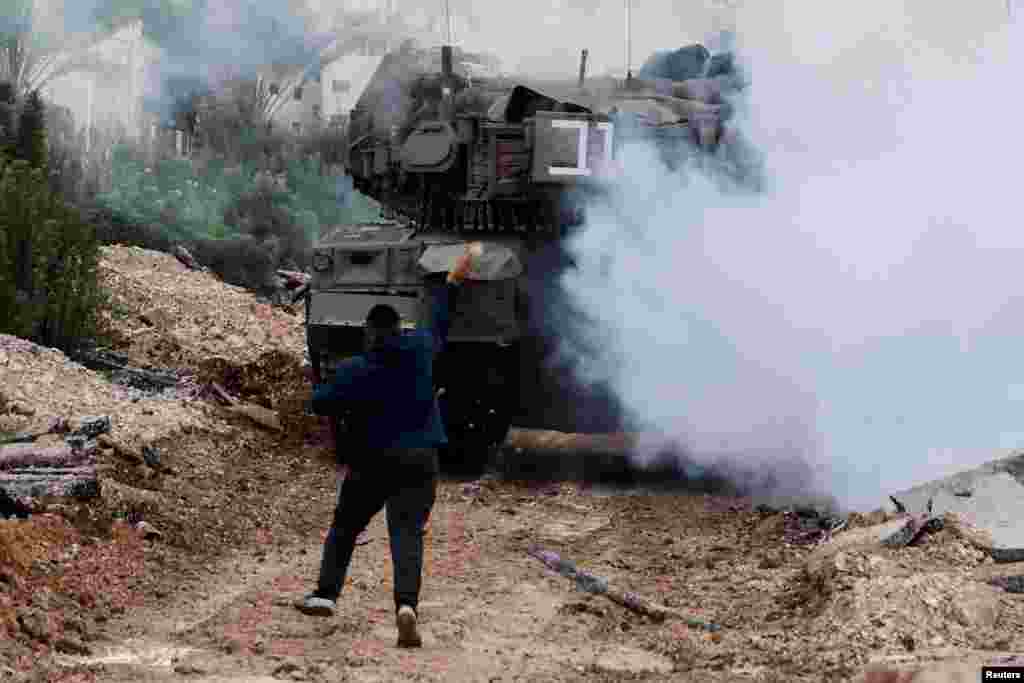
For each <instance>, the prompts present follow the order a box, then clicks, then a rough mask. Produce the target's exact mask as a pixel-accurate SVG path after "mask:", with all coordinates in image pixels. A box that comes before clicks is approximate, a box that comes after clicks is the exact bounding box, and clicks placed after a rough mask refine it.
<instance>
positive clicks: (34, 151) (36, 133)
mask: <svg viewBox="0 0 1024 683" xmlns="http://www.w3.org/2000/svg"><path fill="white" fill-rule="evenodd" d="M15 154H16V156H17V157H18V158H19V159H24V160H25V161H27V162H28V163H29V164H31V165H32V167H33V168H41V169H45V168H46V165H47V150H46V112H45V110H44V106H43V98H42V97H40V96H39V91H33V92H32V93H31V94H29V96H28V99H27V100H26V101H25V106H24V107H23V108H22V110H21V117H20V118H19V119H18V134H17V142H16V149H15Z"/></svg>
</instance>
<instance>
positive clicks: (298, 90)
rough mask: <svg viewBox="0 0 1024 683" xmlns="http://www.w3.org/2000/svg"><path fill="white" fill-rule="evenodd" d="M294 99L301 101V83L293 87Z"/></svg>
mask: <svg viewBox="0 0 1024 683" xmlns="http://www.w3.org/2000/svg"><path fill="white" fill-rule="evenodd" d="M295 100H296V101H301V100H302V86H301V85H299V86H296V87H295Z"/></svg>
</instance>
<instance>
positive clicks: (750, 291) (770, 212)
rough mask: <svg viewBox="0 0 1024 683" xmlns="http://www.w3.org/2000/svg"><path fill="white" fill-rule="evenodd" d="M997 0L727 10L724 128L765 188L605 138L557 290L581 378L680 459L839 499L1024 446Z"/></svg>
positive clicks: (1003, 36)
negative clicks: (571, 267)
mask: <svg viewBox="0 0 1024 683" xmlns="http://www.w3.org/2000/svg"><path fill="white" fill-rule="evenodd" d="M996 4H999V5H1000V6H1001V7H1002V8H1003V15H1002V16H999V14H998V12H996V11H994V10H993V11H992V12H989V13H988V14H987V15H986V14H985V13H984V12H974V10H973V9H972V10H971V12H972V14H970V15H968V14H967V11H968V10H966V9H965V10H964V16H963V17H953V16H950V14H949V13H946V14H945V15H944V17H943V18H939V17H936V16H934V15H935V14H936V13H937V12H935V7H934V5H927V6H926V5H925V4H923V3H919V2H916V1H915V0H907V2H904V3H890V2H886V3H882V2H868V3H859V4H858V5H857V6H856V8H852V7H847V8H845V9H844V8H841V7H837V6H834V5H832V4H830V5H829V6H828V7H827V8H825V7H824V6H821V5H820V4H814V3H810V2H801V1H797V0H793V1H784V2H780V3H773V5H772V8H771V9H770V11H769V9H768V8H758V9H756V10H750V11H749V12H747V13H746V14H745V15H743V17H744V21H742V23H741V24H740V31H739V44H740V51H741V53H742V55H744V57H745V60H746V61H747V65H746V68H747V69H748V71H749V73H751V74H752V82H753V85H752V87H751V88H750V91H749V93H747V95H746V96H745V99H743V100H742V101H737V102H736V103H735V104H736V109H737V120H736V121H735V122H734V124H735V125H737V126H739V127H740V128H741V130H742V131H743V132H744V134H745V136H746V137H748V138H749V139H750V140H751V141H752V142H753V143H754V145H755V146H756V148H757V149H758V150H759V153H760V155H761V156H762V157H763V161H764V164H765V171H766V174H767V178H768V182H767V184H766V186H765V187H764V188H763V189H762V190H760V191H758V192H753V191H747V190H742V189H740V188H737V187H735V186H734V185H732V184H729V183H723V182H721V179H719V178H717V177H715V175H714V174H708V173H706V172H705V171H703V170H702V169H701V168H700V167H698V166H691V167H689V168H687V169H686V170H685V171H684V172H679V173H672V172H669V171H668V170H666V169H665V168H664V166H662V164H661V162H660V160H659V156H658V154H657V152H656V150H654V149H653V148H652V147H651V145H650V144H649V143H647V142H643V141H640V142H633V143H629V144H627V145H626V146H625V147H624V149H623V150H622V156H621V161H622V163H623V165H624V168H625V171H626V172H625V173H624V174H623V175H622V177H621V178H620V179H618V180H616V181H613V182H612V183H611V184H610V185H609V186H608V188H607V189H608V193H607V195H608V196H607V199H606V200H605V201H602V202H600V203H595V204H594V205H592V206H590V207H589V211H588V225H587V227H586V229H585V230H584V231H582V232H581V234H580V235H579V236H578V237H577V238H576V239H575V240H574V241H573V242H572V244H571V245H570V249H571V252H572V255H573V257H574V258H575V259H576V261H577V262H578V263H579V264H580V266H581V267H580V269H579V270H578V271H576V272H575V273H571V274H570V275H568V276H567V277H566V278H565V280H564V282H563V285H564V288H565V291H566V293H567V294H568V297H569V299H570V300H571V302H572V303H573V304H574V305H575V306H577V307H578V308H580V309H581V310H583V311H584V312H585V313H587V314H588V316H589V318H590V320H591V324H592V325H593V327H592V329H591V335H592V338H594V339H597V340H599V342H598V343H596V344H594V346H598V347H599V348H600V349H601V350H600V351H599V352H598V353H594V354H591V355H589V356H587V357H585V358H580V359H578V360H579V362H578V367H579V372H580V373H581V375H582V376H583V377H584V378H585V379H587V380H589V381H597V380H600V381H606V382H608V383H610V384H611V385H612V386H614V387H615V389H616V391H617V393H618V395H619V396H620V397H621V399H622V400H623V403H624V404H625V405H626V406H627V408H628V409H629V411H630V413H631V416H632V418H633V420H634V422H636V423H637V426H640V427H645V428H652V429H655V430H658V431H660V432H662V433H665V434H666V435H667V436H668V437H669V438H671V439H675V440H678V441H680V442H681V443H683V444H684V445H685V446H687V447H688V449H689V450H690V451H691V452H692V453H694V454H695V455H696V456H697V458H698V460H703V461H705V462H707V461H711V460H715V459H718V458H720V457H729V458H733V459H739V460H740V461H741V462H744V463H745V464H747V465H748V466H763V467H764V468H765V469H766V470H771V471H773V472H774V473H775V474H776V478H778V479H779V480H781V481H786V480H797V479H799V485H800V486H801V487H806V486H810V485H811V484H812V482H809V481H808V480H807V477H808V474H809V473H810V475H812V476H813V485H814V486H817V487H820V488H823V489H827V491H828V493H831V494H833V495H835V496H836V497H837V498H838V499H839V500H840V501H841V502H842V503H844V504H846V505H847V506H852V507H862V506H874V505H877V504H880V503H881V502H882V501H884V499H885V494H887V493H890V492H893V491H895V490H898V489H899V488H902V487H906V486H909V485H913V484H915V483H920V482H922V481H926V480H929V479H933V478H936V477H939V476H944V475H946V474H949V473H951V472H952V471H956V470H959V469H965V468H967V467H969V466H972V465H974V464H977V463H979V462H982V461H985V460H989V459H992V458H994V457H997V455H998V453H997V450H998V449H1001V448H1013V447H1017V446H1019V445H1021V442H1022V441H1024V413H1022V412H1021V410H1020V408H1021V401H1022V400H1024V389H1022V388H1024V367H1022V366H1021V365H1020V363H1019V362H1018V361H1017V353H1016V348H1015V346H1016V342H1017V340H1018V339H1019V335H1020V333H1021V332H1022V331H1024V330H1022V328H1024V324H1022V322H1021V321H1022V320H1024V315H1022V314H1024V296H1022V295H1021V293H1020V292H1019V291H1018V290H1019V286H1018V285H1017V283H1016V279H1017V278H1016V275H1015V273H1016V266H1017V265H1018V264H1019V263H1020V262H1021V259H1022V257H1024V232H1022V231H1021V230H1020V229H1019V227H1018V225H1017V223H1018V219H1017V215H1018V213H1019V211H1018V207H1017V201H1018V200H1017V196H1018V191H1017V190H1016V187H1015V186H1016V177H1017V175H1018V173H1017V170H1016V164H1017V160H1018V159H1019V158H1020V157H1021V152H1024V149H1022V147H1024V142H1022V141H1021V140H1020V139H1019V136H1016V135H1014V134H1013V133H1012V132H1011V130H1010V127H1011V126H1012V123H1011V122H1010V121H1009V120H1007V117H1006V113H1008V112H1012V111H1016V110H1017V106H1016V105H1017V102H1016V100H1018V99H1019V97H1018V96H1017V95H1016V93H1015V91H1014V89H1013V88H1012V87H1010V86H1009V84H1010V83H1012V82H1013V78H1014V73H1015V69H1016V66H1017V64H1019V62H1020V58H1021V54H1020V51H1019V48H1018V47H1017V46H1018V45H1020V37H1021V36H1020V29H1019V27H1017V26H1010V25H1006V21H1007V20H1006V16H1005V6H1004V5H1001V4H1000V3H993V5H996ZM794 463H803V464H801V465H799V466H796V465H794Z"/></svg>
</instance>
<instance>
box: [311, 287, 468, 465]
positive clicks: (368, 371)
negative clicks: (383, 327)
mask: <svg viewBox="0 0 1024 683" xmlns="http://www.w3.org/2000/svg"><path fill="white" fill-rule="evenodd" d="M451 290H452V286H451V285H444V286H438V287H436V288H435V289H434V305H433V311H432V316H431V318H432V319H431V326H430V329H426V330H423V329H421V330H414V331H409V332H403V333H402V334H400V335H397V336H395V337H392V338H390V339H388V340H386V342H385V343H384V344H382V346H381V347H379V348H377V349H374V350H372V351H369V352H367V353H365V354H362V355H359V356H355V357H353V358H349V359H346V360H345V361H344V362H343V363H342V364H341V365H340V366H339V367H338V370H337V373H336V374H335V377H334V381H333V382H331V383H329V384H319V385H317V386H315V387H314V389H313V400H312V408H313V412H315V413H316V414H317V415H341V414H343V413H344V414H347V416H348V417H349V419H348V420H347V425H348V427H349V433H348V434H347V435H346V436H347V438H346V439H345V441H346V443H344V444H342V443H339V444H338V446H339V449H338V459H339V462H348V463H349V464H353V465H354V464H356V463H353V462H351V458H349V457H346V456H345V453H344V452H343V451H346V450H350V449H351V450H352V451H353V452H354V453H358V452H359V450H363V449H406V448H436V447H438V446H443V445H445V444H447V443H448V439H447V436H446V435H445V431H444V424H443V423H442V421H441V411H440V410H439V408H438V405H437V398H436V396H435V394H434V356H435V354H437V353H440V352H441V351H442V350H443V349H444V345H445V342H446V340H447V338H448V329H449V327H450V325H451V309H450V301H451V298H452V291H451ZM339 441H340V439H339Z"/></svg>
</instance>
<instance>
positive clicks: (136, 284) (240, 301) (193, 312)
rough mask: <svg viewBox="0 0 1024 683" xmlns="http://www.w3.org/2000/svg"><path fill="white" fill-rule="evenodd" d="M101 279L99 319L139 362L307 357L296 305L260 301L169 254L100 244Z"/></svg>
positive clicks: (191, 362)
mask: <svg viewBox="0 0 1024 683" xmlns="http://www.w3.org/2000/svg"><path fill="white" fill-rule="evenodd" d="M100 277H101V280H102V282H103V284H104V286H105V288H106V290H107V291H108V292H109V294H110V297H111V304H112V305H111V312H110V314H109V316H108V317H107V319H106V320H105V321H104V322H105V323H106V325H107V327H108V329H110V330H111V332H112V333H113V334H114V336H115V337H116V338H118V339H119V341H120V343H119V348H118V350H119V351H122V352H124V353H125V354H127V355H128V356H129V357H130V358H132V359H133V360H135V361H137V362H139V363H140V364H144V365H145V364H153V365H158V366H164V367H186V368H191V367H195V366H197V365H198V364H200V363H201V362H203V361H205V360H206V359H208V358H210V357H213V356H220V357H223V358H226V359H229V360H230V362H231V363H234V364H236V365H244V364H246V363H251V362H253V361H255V360H257V359H258V358H259V357H260V356H261V355H263V354H264V353H266V352H268V351H275V350H276V351H281V352H284V353H287V354H290V355H292V356H294V357H295V358H297V359H299V360H300V362H301V359H302V358H303V356H304V353H305V347H306V343H305V330H304V328H303V313H302V310H301V307H299V308H296V309H294V310H295V313H294V314H292V313H289V312H287V311H286V310H285V309H282V308H274V307H271V306H270V305H268V304H263V303H258V302H257V301H256V299H255V297H254V296H253V295H252V294H251V293H250V292H248V291H246V290H245V289H243V288H241V287H236V286H233V285H229V284H225V283H224V282H222V281H221V280H219V279H217V277H216V276H214V275H213V274H211V273H203V272H198V271H193V270H189V269H187V268H186V267H185V266H183V265H182V264H181V263H179V262H178V260H177V259H175V258H174V257H173V256H171V255H170V254H164V253H161V252H157V251H149V250H146V249H140V248H138V247H122V246H113V247H103V248H102V250H101V261H100Z"/></svg>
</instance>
